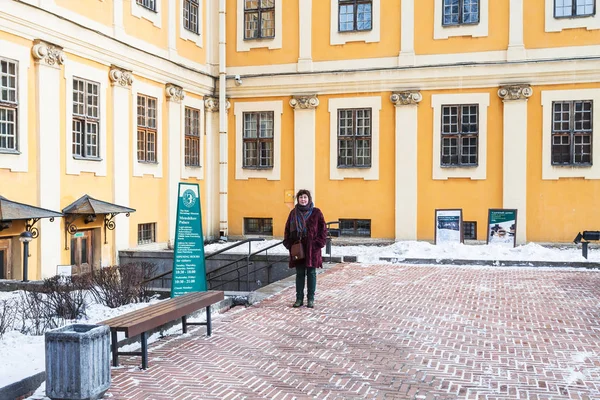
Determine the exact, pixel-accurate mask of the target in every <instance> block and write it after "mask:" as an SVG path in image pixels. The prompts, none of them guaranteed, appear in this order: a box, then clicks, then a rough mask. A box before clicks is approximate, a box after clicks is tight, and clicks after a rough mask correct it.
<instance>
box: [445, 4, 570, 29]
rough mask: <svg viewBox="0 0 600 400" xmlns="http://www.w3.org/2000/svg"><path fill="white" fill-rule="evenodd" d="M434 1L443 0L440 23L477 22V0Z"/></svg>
mask: <svg viewBox="0 0 600 400" xmlns="http://www.w3.org/2000/svg"><path fill="white" fill-rule="evenodd" d="M436 1H443V2H444V15H443V20H442V25H468V24H477V23H479V0H436ZM558 1H560V0H558Z"/></svg>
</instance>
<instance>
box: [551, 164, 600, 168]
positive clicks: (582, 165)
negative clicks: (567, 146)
mask: <svg viewBox="0 0 600 400" xmlns="http://www.w3.org/2000/svg"><path fill="white" fill-rule="evenodd" d="M550 165H552V166H553V167H556V168H592V167H593V166H594V165H593V164H591V163H590V164H553V163H551V164H550Z"/></svg>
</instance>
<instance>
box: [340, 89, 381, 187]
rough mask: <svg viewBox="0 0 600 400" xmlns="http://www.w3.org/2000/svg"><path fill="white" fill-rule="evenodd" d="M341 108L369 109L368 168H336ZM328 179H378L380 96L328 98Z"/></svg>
mask: <svg viewBox="0 0 600 400" xmlns="http://www.w3.org/2000/svg"><path fill="white" fill-rule="evenodd" d="M342 108H370V109H371V167H370V168H338V167H337V160H338V157H337V149H338V143H337V127H338V110H339V109H342ZM328 111H329V179H331V180H344V179H348V178H359V179H364V180H366V181H377V180H379V161H380V160H379V136H380V128H379V113H380V112H381V97H380V96H372V97H345V98H333V99H329V108H328Z"/></svg>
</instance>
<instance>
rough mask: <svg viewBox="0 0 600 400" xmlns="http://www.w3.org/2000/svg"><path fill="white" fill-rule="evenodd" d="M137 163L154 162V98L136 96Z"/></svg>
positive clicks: (141, 95)
mask: <svg viewBox="0 0 600 400" xmlns="http://www.w3.org/2000/svg"><path fill="white" fill-rule="evenodd" d="M137 154H138V157H137V158H138V161H145V162H151V163H155V162H156V98H154V97H149V96H145V95H143V94H138V96H137Z"/></svg>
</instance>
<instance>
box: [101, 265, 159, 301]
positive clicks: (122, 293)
mask: <svg viewBox="0 0 600 400" xmlns="http://www.w3.org/2000/svg"><path fill="white" fill-rule="evenodd" d="M155 271H156V267H155V266H154V265H153V264H149V263H131V264H124V265H115V266H111V267H104V268H100V269H99V270H96V271H94V272H93V278H92V280H93V286H92V288H91V289H90V290H91V293H92V295H93V296H94V298H95V299H96V301H97V302H98V303H101V304H104V305H105V306H107V307H110V308H117V307H120V306H122V305H125V304H130V303H137V302H142V301H148V300H149V298H150V295H149V292H148V284H147V283H146V282H145V280H146V279H148V278H149V277H151V276H153V274H154V273H155Z"/></svg>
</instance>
